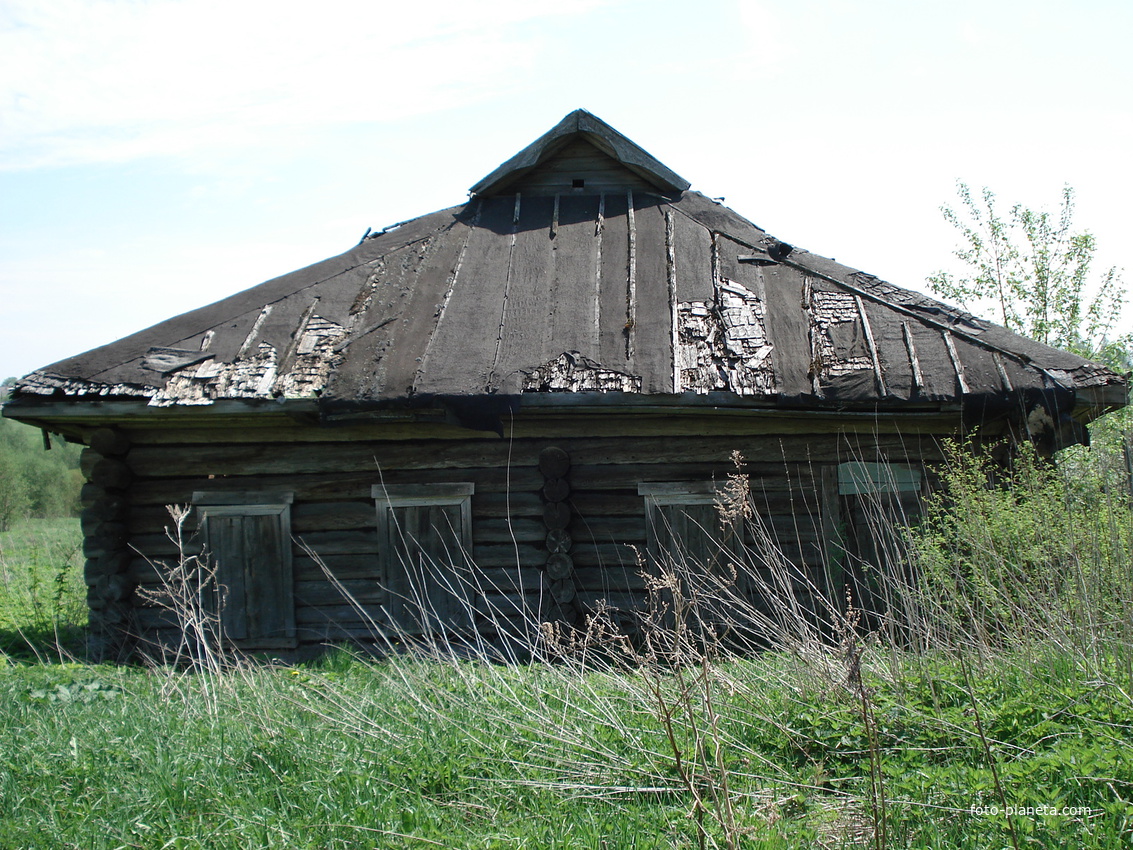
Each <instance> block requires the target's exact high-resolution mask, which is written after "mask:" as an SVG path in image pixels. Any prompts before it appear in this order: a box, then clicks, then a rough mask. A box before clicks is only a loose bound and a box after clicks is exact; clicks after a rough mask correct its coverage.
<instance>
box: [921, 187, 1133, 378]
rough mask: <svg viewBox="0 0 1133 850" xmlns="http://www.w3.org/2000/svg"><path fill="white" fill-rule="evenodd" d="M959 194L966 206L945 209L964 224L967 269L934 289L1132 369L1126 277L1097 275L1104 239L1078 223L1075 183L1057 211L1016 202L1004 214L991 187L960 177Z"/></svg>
mask: <svg viewBox="0 0 1133 850" xmlns="http://www.w3.org/2000/svg"><path fill="white" fill-rule="evenodd" d="M957 195H958V196H959V198H960V205H959V208H958V209H957V208H954V207H952V206H950V205H947V204H946V205H944V206H943V207H941V212H942V213H943V214H944V218H945V220H946V221H947V222H948V223H949V224H951V225H952V226H953V227H955V228H956V230H957V231H959V234H960V245H959V246H958V247H957V248H956V250H955V252H954V253H955V255H956V257H957V258H958V259H959V260H960V261H961V262H962V263H963V268H962V269H961V271H959V272H957V273H952V272H947V271H939V272H937V273H936V274H934V275H932V276H931V277H929V279H928V283H929V285H930V286H931V287H932V290H933V291H934V292H935V293H936V294H937V295H939V296H940V297H942V298H944V299H946V300H949V301H953V302H956V303H958V304H960V305H961V306H963V307H964V309H966V310H969V311H971V312H973V313H976V314H977V315H986V316H988V317H989V318H990V317H991V316H994V317H995V318H996V319H997V320H998V321H999V322H1000V323H1001V324H1002V325H1004V326H1005V327H1006V328H1008V329H1010V330H1012V331H1015V332H1016V333H1020V334H1023V335H1024V336H1028V337H1031V338H1032V339H1035V340H1038V341H1039V342H1043V343H1046V344H1047V345H1052V346H1055V347H1056V348H1065V349H1068V350H1070V351H1073V352H1075V353H1077V354H1080V355H1082V356H1083V357H1087V358H1090V359H1092V360H1097V361H1099V362H1102V363H1105V364H1107V365H1109V366H1113V367H1115V368H1118V369H1120V370H1125V369H1128V368H1129V365H1130V345H1131V343H1133V338H1131V336H1130V335H1129V334H1124V335H1119V334H1117V333H1116V325H1117V322H1118V320H1119V319H1120V317H1121V313H1122V310H1123V308H1124V306H1125V297H1126V292H1125V283H1124V281H1123V280H1122V278H1121V271H1120V270H1119V269H1118V268H1117V267H1110V268H1109V269H1107V270H1105V271H1104V272H1102V273H1101V275H1100V276H1098V277H1097V279H1096V280H1094V279H1092V278H1091V275H1090V271H1091V267H1092V265H1093V261H1094V253H1095V251H1096V249H1097V244H1096V241H1095V239H1094V236H1093V234H1091V233H1090V232H1089V231H1085V230H1083V231H1075V229H1074V190H1073V189H1072V188H1071V187H1070V186H1065V187H1063V189H1062V198H1061V205H1060V208H1059V211H1058V213H1057V215H1052V214H1051V213H1049V212H1047V211H1037V212H1036V211H1035V210H1032V209H1029V208H1028V207H1025V206H1023V205H1022V204H1015V205H1014V206H1013V207H1011V209H1010V211H1009V212H1008V213H1007V215H1006V216H1004V215H1003V214H1001V213H1000V211H999V210H998V209H997V208H996V197H995V193H993V192H992V191H991V189H988V188H987V187H986V186H985V187H984V188H983V191H982V192H981V194H980V197H979V198H978V199H977V198H975V197H973V195H972V191H971V189H970V188H969V187H968V185H967V184H965V183H963V182H958V183H957Z"/></svg>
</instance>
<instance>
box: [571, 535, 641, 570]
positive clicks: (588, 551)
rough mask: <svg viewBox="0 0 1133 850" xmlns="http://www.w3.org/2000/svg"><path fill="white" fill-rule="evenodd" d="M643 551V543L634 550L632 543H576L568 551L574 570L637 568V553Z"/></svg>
mask: <svg viewBox="0 0 1133 850" xmlns="http://www.w3.org/2000/svg"><path fill="white" fill-rule="evenodd" d="M639 551H641V552H644V551H645V545H644V541H643V542H642V543H640V544H638V545H637V547H636V548H635V546H634V544H632V543H576V544H575V546H574V548H573V549H571V550H570V555H571V557H572V558H573V559H574V565H575V568H576V569H577V568H580V567H606V568H609V569H613V568H622V567H627V568H631V569H636V568H637V559H638V557H637V553H638V552H639Z"/></svg>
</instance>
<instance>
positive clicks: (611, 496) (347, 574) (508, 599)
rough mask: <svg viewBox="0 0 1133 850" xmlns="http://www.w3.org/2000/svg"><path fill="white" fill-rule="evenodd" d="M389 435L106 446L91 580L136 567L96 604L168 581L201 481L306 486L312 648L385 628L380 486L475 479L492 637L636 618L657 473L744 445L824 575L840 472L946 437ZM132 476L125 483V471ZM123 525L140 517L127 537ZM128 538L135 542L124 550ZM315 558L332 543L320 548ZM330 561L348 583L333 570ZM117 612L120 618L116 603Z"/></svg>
mask: <svg viewBox="0 0 1133 850" xmlns="http://www.w3.org/2000/svg"><path fill="white" fill-rule="evenodd" d="M202 433H203V432H202ZM426 433H427V432H426ZM380 434H381V432H380V431H378V430H372V431H364V430H361V429H359V430H358V431H356V432H351V434H350V439H346V434H345V433H344V432H339V431H336V429H316V428H309V429H299V428H294V429H291V428H280V429H264V430H263V431H262V432H260V433H258V434H256V437H257V439H255V440H254V441H252V440H250V438H249V435H248V433H247V431H232V432H225V431H223V430H216V431H212V432H209V433H208V437H209V438H211V439H209V440H208V441H206V440H205V438H203V437H202V436H200V434H193V435H191V439H185V437H186V436H189V432H186V431H183V430H180V431H177V432H163V431H161V430H158V429H153V430H145V429H139V430H136V431H133V432H131V434H130V437H131V440H132V445H131V447H130V449H129V453H128V455H125V458H124V459H125V464H124V470H118V469H117V467H116V466H110V467H99V464H101V463H103V461H104V460H105V459H106V458H105V457H104V456H101V455H99V456H98V457H97V458H96V457H95V454H96V453H94V452H93V450H88V451H91V452H92V453H91V456H90V457H91V476H92V479H91V480H92V482H95V481H96V479H97V480H98V481H105V483H104V484H98V483H94V484H92V485H89V486H91V487H92V489H91V493H90V498H91V508H90V509H89V510H91V511H102V512H106V513H108V514H110V515H112V518H111V517H108V518H106V519H105V520H103V519H100V520H99V521H98V522H95V519H94V514H93V513H92V518H91V522H92V523H95V524H94V525H93V527H92V531H93V535H94V536H93V539H94V540H98V541H103V542H102V543H100V544H92V546H91V548H92V552H94V551H95V550H97V554H95V555H92V558H93V559H94V561H95V564H96V566H92V567H89V568H88V569H89V570H90V572H89V573H88V575H89V576H96V578H97V579H98V580H99V581H101V579H102V577H103V576H104V575H107V576H110V575H113V576H121V578H120V579H117V581H118V582H119V583H118V584H115V583H114V580H110V579H108V580H107V581H106V582H104V583H103V584H102V585H97V582H96V583H95V584H96V585H97V587H98V589H97V590H95V589H92V606H93V605H94V604H96V603H97V604H99V605H101V606H102V608H101V609H100V610H103V611H114V612H116V611H118V610H119V609H118V608H115V607H114V606H116V605H118V604H119V600H118V597H119V596H121V595H122V593H123V590H122V589H120V585H121V588H125V592H126V593H128V591H129V588H130V587H132V586H134V585H139V586H140V587H141V588H142V590H143V591H144V590H146V589H152V588H156V586H157V585H158V583H159V575H158V572H157V570H158V569H159V568H160V566H157V567H155V564H158V565H160V564H161V563H162V562H172V561H174V560H175V559H176V555H177V553H176V551H175V547H174V546H173V545H172V543H171V542H170V541H169V539H168V538H167V537H166V534H165V529H166V528H167V527H169V526H171V525H172V520H171V518H170V516H169V513H168V511H167V508H166V506H167V505H186V504H188V503H189V502H190V501H191V499H192V494H193V493H194V492H197V491H210V492H218V491H225V490H233V491H243V492H248V491H265V492H281V491H288V492H291V493H293V494H294V503H293V506H292V512H291V525H292V533H293V534H294V536H295V538H296V542H295V544H294V549H293V554H294V575H295V593H294V597H295V605H296V622H297V626H298V630H299V640H300V643H301V644H305V645H308V646H318V645H321V644H323V643H325V642H327V641H344V640H367V639H373V638H374V636H375V635H374V624H375V623H379V624H380V623H381V622H382V621H383V619H384V618H383V615H382V610H381V608H382V605H383V604H384V603H385V602H386V596H385V591H384V590H383V588H382V587H381V586H380V584H379V583H378V582H377V581H376V580H375V579H376V576H375V572H376V569H377V553H378V536H377V531H376V514H375V506H374V501H373V499H372V497H371V488H372V487H373V486H374V485H376V484H382V483H384V484H385V485H387V486H390V487H391V488H392V487H393V486H394V485H403V484H410V483H439V482H469V483H472V484H473V485H474V487H475V491H474V494H473V495H472V497H471V516H472V545H473V551H472V559H473V562H474V564H475V565H476V567H477V568H478V571H479V572H478V575H477V577H476V581H477V583H478V585H479V587H480V588H481V590H482V592H480V593H479V594H478V596H479V598H478V600H477V604H478V607H479V609H480V618H479V627H480V628H481V630H482V631H484V632H491V631H492V629H493V625H492V623H491V619H492V616H493V615H494V616H496V617H498V618H503V619H509V618H515V617H517V616H518V615H519V612H528V613H529V614H530V616H532V617H549V618H558V619H563V620H566V621H568V622H578V621H579V620H580V618H581V617H582V616H583V615H584V614H585V613H586V612H587V611H588V610H591V609H593V608H594V607H595V606H596V605H597V603H598V602H599V600H604V601H605V602H606V603H607V604H608V605H610V606H613V607H614V608H616V609H618V610H619V611H620V612H622V614H623V617H624V621H625V623H626V625H627V626H628V625H631V624H632V622H633V613H632V612H634V611H635V610H639V609H640V608H641V607H642V606H643V605H644V604H645V599H646V593H645V583H644V579H643V578H642V576H641V575H640V571H641V561H640V559H641V557H642V555H643V553H645V552H646V548H647V525H646V515H645V506H644V501H643V498H642V497H641V496H640V495H638V490H637V486H638V484H639V483H641V482H643V481H645V482H665V481H669V482H675V481H700V482H703V481H713V480H716V481H723V480H724V479H725V478H726V476H727V475H729V474H730V473H734V472H735V466H734V464H733V460H732V453H733V452H734V451H739V452H740V453H741V454H742V456H743V458H744V464H743V471H744V473H746V474H747V475H749V476H750V481H751V492H752V497H753V499H754V501H755V505H756V508H757V510H758V512H759V516H760V519H761V521H762V523H763V525H764V527H765V528H767V529H768V531H769V532H770V533H771V535H772V537H773V539H774V542H775V545H776V546H777V547H778V548H779V549H780V550H781V551H782V552H783V553H784V554H785V555H786V556H787V557H789V558H791V559H792V560H794V561H796V562H797V563H800V564H803V565H805V566H806V567H807V569H808V570H809V571H810V572H811V573H813V574H814V575H816V576H820V577H821V576H822V575H824V573H823V568H824V557H823V552H824V549H825V544H826V540H827V538H828V537H829V535H830V534H831V529H832V526H833V523H832V520H831V517H830V515H829V505H830V504H836V501H837V500H836V498H834V499H831V498H830V494H829V493H828V492H825V490H824V487H825V489H826V490H828V489H829V487H830V486H831V484H830V482H831V481H832V480H834V481H836V475H834V477H833V479H832V478H831V470H832V469H835V468H836V464H837V463H839V462H841V461H845V460H863V459H864V460H871V459H889V460H892V461H893V462H910V461H911V462H919V461H921V460H929V461H931V460H936V459H938V458H939V456H940V455H939V449H938V447H937V445H936V442H935V440H934V438H932V437H931V436H928V435H911V436H909V435H900V434H859V435H850V436H849V437H847V436H845V435H842V436H839V435H834V434H829V433H827V434H812V435H806V434H790V435H783V436H768V435H757V436H727V435H713V436H672V435H666V436H622V437H612V436H611V437H600V438H587V437H581V436H546V437H543V436H528V437H517V438H512V439H504V440H500V439H476V440H465V441H452V440H447V439H441V440H430V439H417V440H403V439H399V440H382V439H379V438H378V437H379V436H380ZM170 437H173V440H172V441H171V440H170ZM110 457H111V458H115V456H113V455H111V456H110ZM117 458H122V456H121V455H118V456H117ZM117 462H118V463H119V464H120V465H122V464H121V462H120V461H117ZM96 468H97V469H99V470H100V471H99V472H98V473H97V474H96ZM111 469H114V470H117V472H116V473H112V472H111V471H110V470H111ZM118 473H123V474H124V475H125V477H124V478H123V479H118V478H114V477H113V475H115V474H118ZM103 476H106V477H105V478H104V477H103ZM112 479H113V480H112ZM125 486H128V494H129V511H128V513H126V512H125V511H124V510H122V509H118V508H115V507H114V505H115V504H116V503H115V502H114V500H115V499H116V498H118V495H119V494H122V493H125V492H127V491H126V490H123V489H122V488H123V487H125ZM94 488H97V490H96V489H94ZM824 504H825V505H827V506H828V508H827V510H826V511H825V512H824V511H823V505H824ZM98 523H102V524H101V525H100V524H98ZM106 523H118V524H120V525H121V524H124V529H122V532H123V533H119V532H118V531H116V529H118V528H119V526H114V525H111V526H109V527H107V526H106ZM564 523H565V525H564ZM114 541H119V543H115V544H114V545H111V543H113V542H114ZM127 544H128V546H129V547H130V548H131V550H133V551H134V552H135V554H134V555H133V557H132V558H128V557H127V556H126V555H124V553H125V552H126V551H128V550H127V549H126V546H127ZM311 552H314V553H317V555H318V559H317V560H316V559H315V558H313V557H312V556H311ZM123 559H124V560H125V563H123ZM320 561H321V562H322V564H321V565H320V563H319V562H320ZM111 565H122V569H118V566H114V571H111ZM324 566H325V568H326V569H327V570H329V571H330V572H331V573H333V575H334V576H335V578H336V579H337V580H338V582H339V585H338V586H336V585H335V584H334V583H332V582H331V581H329V580H328V579H327V577H326V575H325V573H324ZM88 581H89V578H88ZM112 585H113V586H112ZM343 590H346V591H348V592H349V595H350V596H351V597H352V600H353V601H349V600H348V599H347V598H346V596H345V595H344V593H343ZM148 596H149V594H145V593H140V594H135V595H134V597H133V603H134V606H135V608H134V612H133V614H134V624H135V626H136V628H137V630H138V632H139V634H140V635H141V636H142V638H143V640H147V641H148V640H153V639H154V638H155V637H156V638H158V639H161V640H166V641H168V640H171V639H174V637H175V623H174V622H173V620H172V618H171V617H170V615H169V614H168V613H167V612H165V611H163V610H162V609H161V608H160V607H156V606H155V605H154V604H153V603H152V601H147V598H146V597H148ZM358 607H361V609H362V611H361V612H360V611H359V610H358ZM99 616H100V617H104V618H106V617H107V615H105V614H100V615H99ZM113 617H117V614H116V613H115V614H111V615H109V618H113ZM92 622H93V619H92Z"/></svg>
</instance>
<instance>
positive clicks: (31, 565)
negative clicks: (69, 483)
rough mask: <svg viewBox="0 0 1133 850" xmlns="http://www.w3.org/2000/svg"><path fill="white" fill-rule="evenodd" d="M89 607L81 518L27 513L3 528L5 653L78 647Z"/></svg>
mask: <svg viewBox="0 0 1133 850" xmlns="http://www.w3.org/2000/svg"><path fill="white" fill-rule="evenodd" d="M86 611H87V607H86V585H85V584H84V583H83V551H82V531H81V530H80V529H79V521H78V520H77V519H26V520H23V521H21V522H20V523H18V524H17V525H16V526H15V527H13V528H12V529H10V530H7V531H2V532H0V655H2V654H12V655H18V656H21V657H39V658H44V659H51V658H55V659H56V660H59V659H60V658H64V657H69V656H70V655H71V654H73V653H76V652H79V651H80V650H81V648H82V641H83V629H84V627H85V626H86V620H87V615H86Z"/></svg>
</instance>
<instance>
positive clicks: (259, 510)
mask: <svg viewBox="0 0 1133 850" xmlns="http://www.w3.org/2000/svg"><path fill="white" fill-rule="evenodd" d="M291 501H292V497H291V494H290V493H285V494H280V493H276V494H265V493H197V494H195V495H194V502H195V503H196V506H197V510H198V513H199V517H200V524H201V528H202V531H203V535H204V548H205V553H206V555H207V557H208V561H209V564H210V565H211V566H212V567H214V568H215V570H216V579H215V587H216V590H217V593H216V595H215V598H214V601H213V605H214V606H215V607H214V610H215V611H216V612H217V614H218V615H219V619H220V626H221V629H222V631H223V634H224V636H225V637H226V638H227V639H229V640H232V641H236V642H238V643H239V644H240V645H241V646H243V647H247V648H261V649H271V648H291V647H294V646H295V645H296V628H295V596H294V593H295V581H294V574H293V568H292V561H291Z"/></svg>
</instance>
